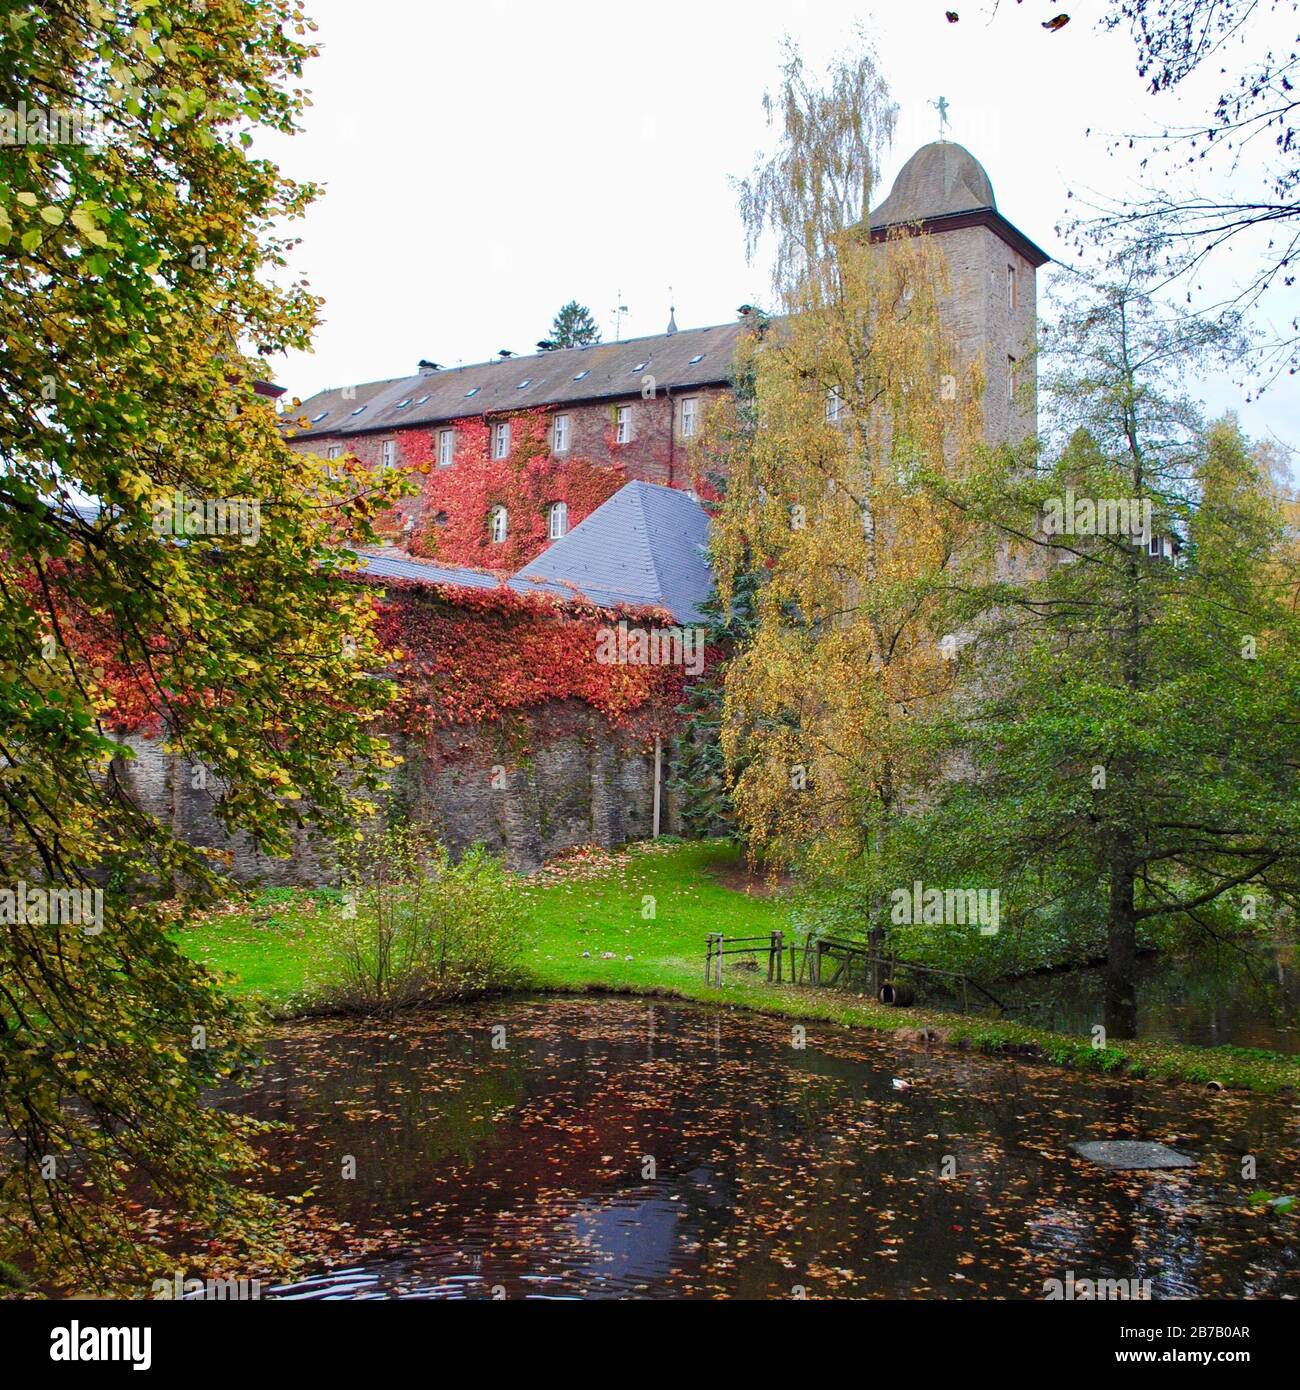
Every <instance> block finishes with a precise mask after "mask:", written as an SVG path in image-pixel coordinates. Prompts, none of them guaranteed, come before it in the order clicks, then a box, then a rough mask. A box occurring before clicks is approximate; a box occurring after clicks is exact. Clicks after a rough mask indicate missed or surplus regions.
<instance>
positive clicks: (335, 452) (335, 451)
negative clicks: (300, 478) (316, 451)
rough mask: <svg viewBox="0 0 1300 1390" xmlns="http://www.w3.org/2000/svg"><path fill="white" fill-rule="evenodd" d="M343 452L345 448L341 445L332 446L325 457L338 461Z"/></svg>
mask: <svg viewBox="0 0 1300 1390" xmlns="http://www.w3.org/2000/svg"><path fill="white" fill-rule="evenodd" d="M342 452H343V446H342V445H341V444H331V445H330V447H329V450H328V452H327V453H326V455H325V457H326V458H330V459H336V458H338V456H339V455H340V454H341V453H342Z"/></svg>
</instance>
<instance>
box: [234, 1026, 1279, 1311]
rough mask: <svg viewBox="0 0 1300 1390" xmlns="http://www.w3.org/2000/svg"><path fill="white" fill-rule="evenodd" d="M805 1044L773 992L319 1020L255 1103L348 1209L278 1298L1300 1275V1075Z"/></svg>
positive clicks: (250, 1100)
mask: <svg viewBox="0 0 1300 1390" xmlns="http://www.w3.org/2000/svg"><path fill="white" fill-rule="evenodd" d="M500 1026H504V1028H505V1041H506V1046H505V1048H504V1049H503V1050H495V1049H494V1048H493V1046H492V1037H493V1031H492V1030H493V1029H494V1028H496V1027H500ZM791 1044H792V1031H791V1029H790V1027H789V1025H786V1024H782V1023H780V1022H778V1021H776V1020H772V1019H764V1018H759V1017H756V1016H751V1015H745V1014H741V1013H732V1012H725V1011H712V1010H706V1009H702V1008H693V1007H689V1006H667V1005H663V1004H658V1003H655V1004H650V1003H645V1002H641V1001H625V1000H600V1001H571V1000H546V1001H538V1000H534V1001H527V1000H525V1001H513V1002H509V1003H495V1004H487V1005H482V1006H476V1007H474V1008H468V1009H463V1010H454V1011H449V1012H445V1013H441V1014H437V1015H428V1016H423V1017H420V1018H413V1019H410V1020H408V1021H406V1022H404V1023H402V1024H401V1025H399V1026H398V1027H396V1028H395V1029H393V1028H391V1027H385V1028H364V1029H360V1030H353V1031H348V1032H337V1031H333V1030H332V1029H330V1028H327V1027H323V1026H319V1025H317V1026H312V1027H308V1028H301V1029H294V1030H292V1031H291V1032H289V1033H288V1034H286V1036H285V1037H284V1038H283V1039H282V1040H281V1041H280V1042H278V1043H277V1044H276V1046H275V1048H274V1054H273V1060H272V1065H271V1066H270V1067H269V1068H268V1069H267V1072H266V1075H265V1077H264V1080H263V1084H262V1085H261V1086H260V1087H259V1088H258V1089H257V1090H256V1091H255V1092H254V1093H252V1094H251V1095H250V1096H249V1097H247V1098H246V1100H245V1101H244V1104H245V1106H246V1108H248V1109H250V1110H251V1111H252V1112H253V1113H255V1114H258V1115H259V1116H262V1117H263V1118H268V1119H279V1120H285V1121H287V1122H288V1123H289V1125H290V1126H291V1127H292V1128H291V1131H290V1132H287V1133H283V1134H280V1135H277V1136H276V1137H275V1138H273V1139H272V1140H270V1141H269V1147H270V1150H271V1156H272V1158H273V1159H274V1160H275V1161H276V1162H277V1163H278V1164H279V1166H280V1172H279V1174H278V1176H277V1177H276V1178H275V1179H274V1183H275V1187H276V1190H277V1191H279V1192H281V1193H283V1194H298V1193H302V1192H304V1191H306V1190H308V1189H310V1192H311V1195H310V1196H309V1197H308V1198H307V1204H306V1205H307V1210H308V1212H309V1215H310V1216H311V1217H312V1219H313V1220H314V1221H315V1222H316V1223H317V1224H318V1225H322V1226H324V1227H325V1228H326V1229H327V1230H329V1229H337V1237H336V1238H334V1239H333V1241H332V1243H331V1245H330V1250H329V1254H328V1255H327V1256H322V1257H321V1258H320V1260H319V1261H318V1263H319V1265H320V1268H319V1269H317V1270H316V1272H315V1274H314V1275H313V1277H311V1278H309V1279H306V1280H303V1281H302V1282H299V1283H297V1284H295V1285H292V1286H288V1287H283V1288H280V1289H277V1290H276V1291H275V1293H274V1294H273V1296H277V1297H287V1298H373V1297H424V1298H490V1297H508V1298H573V1297H582V1298H600V1297H653V1298H663V1297H691V1296H715V1297H716V1296H730V1297H762V1298H781V1297H784V1298H789V1297H798V1296H802V1295H804V1294H806V1296H808V1297H820V1296H835V1297H873V1296H874V1297H879V1296H916V1297H990V1296H992V1297H1012V1298H1026V1297H1028V1298H1038V1297H1041V1296H1042V1292H1043V1281H1044V1280H1045V1279H1050V1278H1058V1279H1061V1278H1064V1276H1065V1273H1066V1271H1067V1270H1073V1271H1074V1273H1075V1275H1076V1277H1077V1278H1090V1279H1096V1278H1124V1279H1127V1278H1138V1279H1150V1280H1151V1281H1152V1290H1153V1296H1155V1297H1171V1296H1186V1295H1207V1296H1230V1297H1231V1296H1242V1295H1248V1294H1264V1295H1270V1296H1276V1295H1279V1294H1283V1293H1289V1294H1292V1295H1294V1294H1297V1293H1300V1260H1298V1259H1297V1247H1296V1240H1295V1230H1296V1222H1295V1220H1294V1218H1291V1219H1287V1218H1282V1217H1279V1216H1277V1215H1276V1214H1272V1213H1269V1214H1265V1213H1261V1212H1260V1211H1257V1210H1251V1209H1250V1208H1249V1207H1248V1205H1247V1203H1246V1197H1247V1195H1248V1194H1249V1193H1250V1192H1251V1191H1253V1190H1255V1189H1256V1188H1258V1187H1269V1188H1271V1189H1272V1190H1274V1191H1296V1190H1300V1158H1298V1157H1297V1153H1296V1149H1295V1144H1296V1125H1295V1117H1296V1111H1295V1107H1294V1106H1293V1105H1291V1104H1289V1103H1287V1102H1283V1101H1278V1100H1269V1099H1265V1098H1261V1097H1250V1096H1237V1095H1235V1094H1224V1095H1217V1096H1209V1095H1206V1094H1205V1093H1202V1092H1200V1091H1198V1090H1196V1089H1193V1088H1189V1087H1181V1088H1167V1087H1161V1086H1159V1085H1156V1084H1154V1083H1143V1082H1135V1081H1120V1082H1109V1083H1103V1082H1100V1081H1094V1080H1090V1079H1086V1078H1081V1077H1076V1076H1072V1075H1070V1074H1069V1073H1067V1072H1065V1071H1062V1070H1060V1069H1057V1068H1052V1067H1044V1066H1038V1065H1033V1064H1028V1063H1024V1062H1020V1061H1014V1060H1003V1059H997V1060H995V1059H989V1058H982V1057H976V1056H969V1055H965V1054H962V1053H958V1052H954V1051H950V1050H943V1051H935V1052H932V1053H927V1052H926V1051H925V1050H924V1049H922V1048H920V1047H915V1048H911V1047H907V1046H905V1045H901V1044H896V1043H892V1042H886V1041H878V1040H874V1039H872V1038H870V1037H867V1036H864V1035H861V1034H856V1033H850V1032H848V1031H847V1030H844V1029H837V1028H834V1027H831V1026H830V1025H816V1024H813V1025H808V1038H807V1047H806V1049H803V1050H799V1049H796V1048H794V1047H793V1046H792V1045H791ZM894 1076H906V1077H907V1078H909V1079H910V1080H911V1081H912V1082H913V1083H914V1084H913V1089H912V1090H910V1091H908V1092H906V1093H900V1092H898V1091H895V1090H894V1089H893V1087H892V1085H891V1078H892V1077H894ZM1088 1138H1144V1139H1157V1140H1161V1141H1163V1142H1165V1143H1169V1144H1172V1145H1173V1146H1175V1147H1177V1148H1180V1149H1181V1150H1183V1151H1184V1152H1186V1153H1189V1154H1191V1155H1192V1156H1194V1157H1195V1158H1196V1159H1197V1160H1198V1167H1197V1168H1196V1169H1194V1170H1188V1171H1185V1172H1177V1173H1158V1174H1156V1173H1153V1174H1122V1173H1119V1174H1117V1173H1106V1172H1103V1171H1101V1170H1099V1169H1096V1168H1093V1167H1091V1166H1090V1165H1088V1164H1085V1163H1084V1162H1083V1161H1082V1160H1080V1159H1078V1158H1077V1157H1075V1156H1073V1155H1072V1154H1071V1153H1070V1152H1069V1148H1068V1146H1069V1144H1070V1143H1071V1142H1073V1141H1075V1140H1080V1139H1088ZM1247 1153H1250V1154H1254V1155H1256V1156H1257V1162H1258V1165H1259V1172H1258V1177H1257V1178H1256V1179H1255V1180H1254V1181H1250V1182H1247V1181H1244V1180H1243V1179H1242V1177H1241V1156H1242V1155H1243V1154H1247ZM348 1157H351V1158H353V1159H355V1172H356V1176H355V1178H348V1177H346V1176H345V1175H344V1174H345V1172H346V1171H347V1169H346V1165H345V1160H346V1159H347V1158H348ZM331 1263H332V1264H333V1265H334V1266H335V1267H334V1268H332V1269H331V1268H329V1267H328V1266H329V1265H330V1264H331Z"/></svg>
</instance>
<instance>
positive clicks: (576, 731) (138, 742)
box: [117, 700, 680, 887]
mask: <svg viewBox="0 0 1300 1390" xmlns="http://www.w3.org/2000/svg"><path fill="white" fill-rule="evenodd" d="M390 737H391V739H392V742H393V745H394V748H395V749H396V751H397V752H398V753H400V754H401V755H402V757H403V758H404V760H405V761H404V762H403V763H402V764H401V765H399V766H398V767H397V768H395V769H394V770H393V772H392V773H391V774H390V777H389V794H388V797H387V804H386V805H385V807H384V814H385V815H386V816H387V818H388V819H389V820H390V821H391V822H394V823H403V822H417V823H422V824H428V825H430V826H431V827H432V828H433V829H434V831H435V832H436V833H437V834H438V835H439V836H440V837H441V838H442V839H443V840H444V841H445V842H446V843H447V845H448V846H449V848H450V849H451V850H452V852H453V853H455V854H460V853H462V852H464V850H466V849H468V848H469V847H470V846H471V845H473V844H477V843H482V844H485V845H487V847H488V848H489V849H491V850H494V851H496V852H497V853H500V854H502V855H503V856H504V857H505V860H506V863H507V864H508V865H509V867H510V868H512V869H515V870H517V871H521V872H526V871H528V870H531V869H535V868H537V867H538V866H539V865H541V864H542V863H543V862H544V861H545V860H546V859H549V858H550V857H552V856H553V855H555V854H557V853H559V852H560V851H561V850H564V849H568V848H570V847H572V846H574V845H585V844H596V845H600V846H602V847H604V848H606V849H611V848H613V847H614V846H616V845H619V844H623V843H624V842H626V841H628V840H638V839H646V838H648V837H649V836H650V834H651V831H652V822H653V807H654V752H653V748H651V749H650V751H647V750H646V749H645V748H644V746H642V743H641V742H640V741H639V740H636V739H634V738H632V737H630V736H628V735H626V734H623V733H620V732H618V731H615V730H613V729H611V728H610V726H609V724H608V722H607V721H606V720H605V718H604V717H603V716H602V715H601V714H599V713H598V712H597V711H595V710H593V709H592V708H591V707H590V706H588V705H586V704H584V703H582V702H581V701H579V700H562V701H554V702H552V703H551V704H548V705H544V706H540V707H538V708H537V709H535V710H532V711H529V712H527V713H526V714H524V715H521V716H518V717H517V718H516V719H515V720H514V721H512V723H511V724H510V725H508V726H507V725H496V724H493V725H475V726H470V727H458V728H452V729H445V730H440V731H439V732H438V733H437V734H435V736H434V738H433V740H432V741H428V740H424V739H415V738H412V737H408V736H405V735H402V734H392V735H390ZM121 742H122V743H124V744H126V745H127V746H128V747H130V748H131V749H132V751H133V753H134V757H132V758H120V759H119V760H118V762H117V771H118V773H119V775H120V776H121V778H122V779H123V781H124V783H125V784H126V786H127V787H128V788H130V790H131V792H132V793H133V795H134V796H135V798H136V800H137V802H138V804H139V805H140V806H141V807H142V809H143V810H145V811H147V812H148V813H149V814H150V815H152V816H155V817H156V818H157V819H158V820H159V821H161V822H162V823H163V824H164V825H166V826H168V827H170V828H171V830H172V831H173V833H174V834H176V835H177V836H178V837H179V838H180V839H183V840H185V841H187V842H188V843H190V844H192V845H196V846H202V847H204V848H209V849H218V850H222V851H230V852H232V854H233V859H232V863H231V865H230V872H231V873H232V875H233V876H234V878H235V879H236V880H237V881H238V882H240V883H243V884H254V883H261V884H267V885H274V886H282V887H291V886H292V887H296V886H319V885H321V884H326V883H330V882H332V881H334V877H335V871H334V868H333V865H332V861H331V857H330V854H329V850H328V846H322V845H315V844H312V843H311V842H310V841H309V839H308V837H307V835H306V834H305V833H304V834H302V835H300V836H298V837H296V839H295V845H294V849H293V852H292V853H291V854H290V856H289V857H288V858H286V859H269V858H267V857H266V856H265V855H262V854H259V853H258V852H257V851H256V850H255V849H254V848H253V847H252V845H251V844H249V842H248V839H247V837H246V836H243V835H240V836H237V837H235V838H233V839H232V838H231V837H230V836H228V835H227V834H226V832H225V830H224V829H223V828H222V826H221V825H220V823H219V822H218V821H217V819H216V817H215V816H214V815H213V813H212V806H213V802H214V798H215V797H216V796H218V795H219V794H220V786H219V785H218V784H217V782H216V779H215V778H213V777H211V776H208V777H206V778H204V777H202V776H196V769H195V767H194V765H193V764H191V763H190V762H188V761H187V760H186V759H184V758H180V757H177V756H175V755H173V754H169V753H167V752H165V751H164V749H163V746H162V741H161V740H160V739H154V738H146V737H143V736H141V735H137V734H130V735H123V736H122V737H121ZM668 763H669V747H668V743H667V741H666V740H665V745H664V751H663V774H662V783H664V784H666V783H667V780H668ZM203 781H206V783H207V785H206V787H205V786H201V785H200V786H196V785H195V783H196V782H203ZM676 800H677V799H676V798H675V797H674V796H672V795H670V794H669V792H668V790H667V787H666V785H665V786H663V789H662V805H661V812H660V829H661V831H662V833H664V834H669V833H672V834H676V833H679V826H680V817H679V814H678V808H677V804H676Z"/></svg>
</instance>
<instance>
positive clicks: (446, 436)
mask: <svg viewBox="0 0 1300 1390" xmlns="http://www.w3.org/2000/svg"><path fill="white" fill-rule="evenodd" d="M455 462H456V431H455V430H439V431H438V467H439V468H450V467H451V466H452V464H453V463H455Z"/></svg>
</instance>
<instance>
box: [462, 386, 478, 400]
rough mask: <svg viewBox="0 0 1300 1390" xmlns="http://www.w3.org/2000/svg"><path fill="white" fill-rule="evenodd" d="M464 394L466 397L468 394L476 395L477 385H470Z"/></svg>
mask: <svg viewBox="0 0 1300 1390" xmlns="http://www.w3.org/2000/svg"><path fill="white" fill-rule="evenodd" d="M465 395H466V397H467V398H468V397H470V396H477V395H478V387H477V386H471V387H470V388H469V390H468V391H466V392H465Z"/></svg>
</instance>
